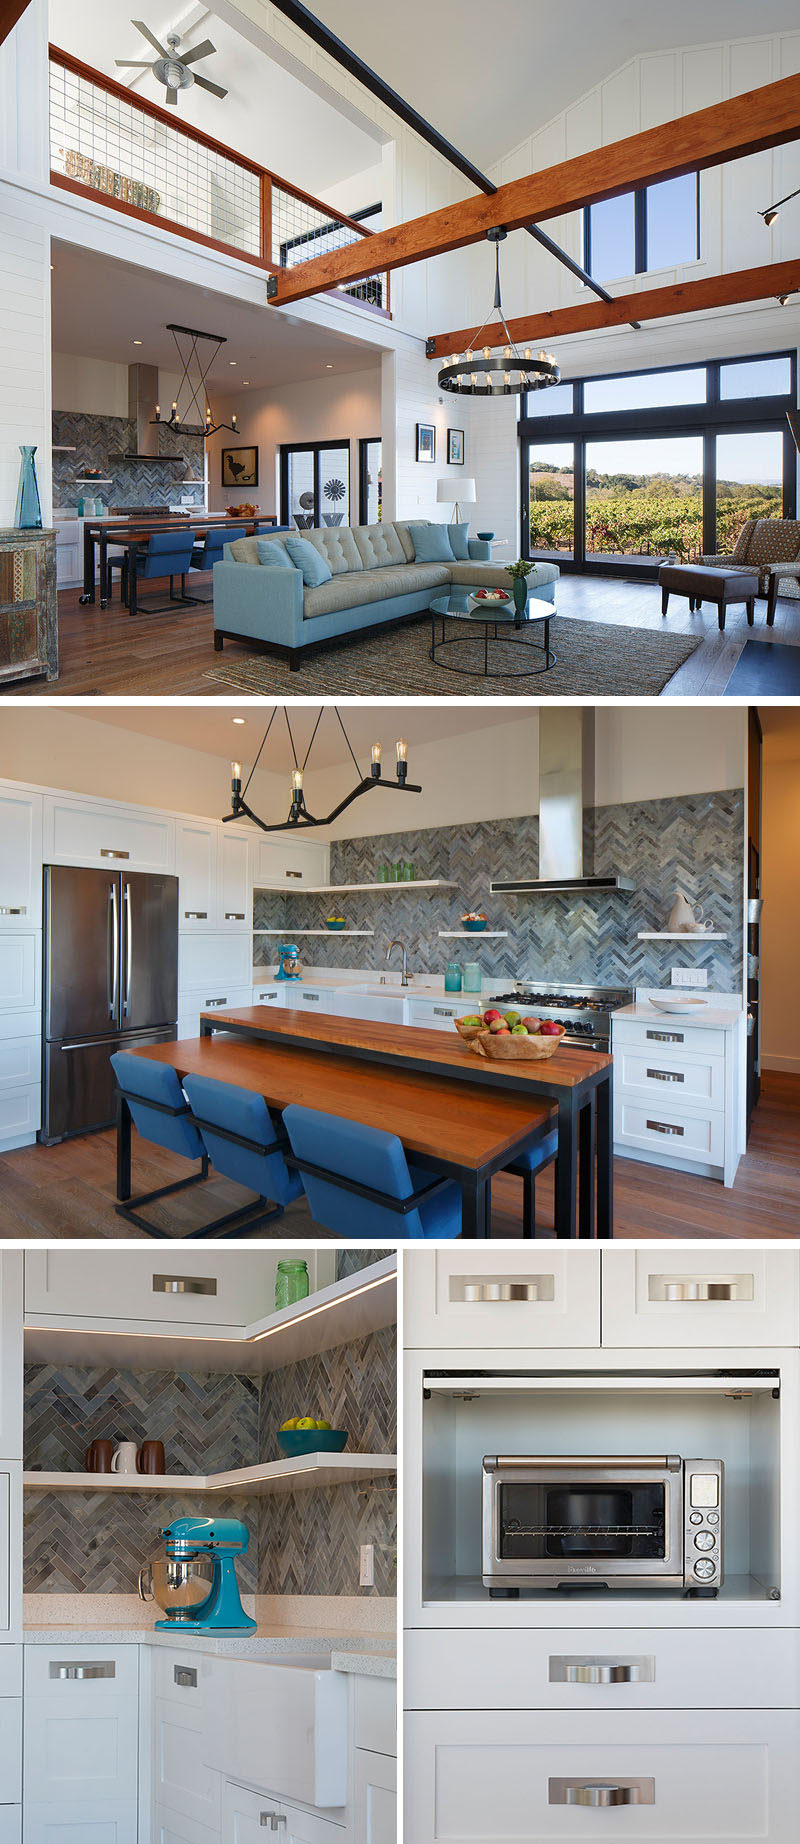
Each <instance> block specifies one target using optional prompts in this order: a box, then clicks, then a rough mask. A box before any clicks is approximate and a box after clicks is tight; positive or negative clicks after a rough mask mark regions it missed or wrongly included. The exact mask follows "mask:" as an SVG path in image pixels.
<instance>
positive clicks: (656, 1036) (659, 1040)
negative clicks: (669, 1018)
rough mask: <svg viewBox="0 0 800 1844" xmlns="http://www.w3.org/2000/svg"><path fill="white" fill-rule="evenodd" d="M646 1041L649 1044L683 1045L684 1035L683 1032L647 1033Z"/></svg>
mask: <svg viewBox="0 0 800 1844" xmlns="http://www.w3.org/2000/svg"><path fill="white" fill-rule="evenodd" d="M647 1041H648V1043H650V1044H685V1042H686V1035H685V1032H683V1031H648V1033H647Z"/></svg>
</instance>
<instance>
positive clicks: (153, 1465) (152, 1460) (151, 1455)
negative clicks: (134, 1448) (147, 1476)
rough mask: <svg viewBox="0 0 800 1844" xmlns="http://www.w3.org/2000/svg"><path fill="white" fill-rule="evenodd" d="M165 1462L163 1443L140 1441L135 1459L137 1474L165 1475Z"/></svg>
mask: <svg viewBox="0 0 800 1844" xmlns="http://www.w3.org/2000/svg"><path fill="white" fill-rule="evenodd" d="M166 1470H167V1462H166V1458H165V1455H164V1442H163V1441H142V1445H141V1447H140V1448H139V1452H138V1455H137V1459H136V1471H137V1473H165V1472H166Z"/></svg>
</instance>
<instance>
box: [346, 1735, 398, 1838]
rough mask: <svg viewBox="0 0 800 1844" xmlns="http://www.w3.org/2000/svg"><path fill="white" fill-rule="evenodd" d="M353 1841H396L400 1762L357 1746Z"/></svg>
mask: <svg viewBox="0 0 800 1844" xmlns="http://www.w3.org/2000/svg"><path fill="white" fill-rule="evenodd" d="M354 1805H355V1814H354V1817H355V1824H354V1844H397V1762H396V1761H391V1760H389V1759H387V1756H386V1755H385V1754H370V1753H368V1751H367V1749H366V1748H357V1749H356V1754H355V1792H354Z"/></svg>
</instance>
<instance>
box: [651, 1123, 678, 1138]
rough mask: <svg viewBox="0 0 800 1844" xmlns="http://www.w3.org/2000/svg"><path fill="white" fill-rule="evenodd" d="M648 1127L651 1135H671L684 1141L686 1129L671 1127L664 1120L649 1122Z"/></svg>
mask: <svg viewBox="0 0 800 1844" xmlns="http://www.w3.org/2000/svg"><path fill="white" fill-rule="evenodd" d="M646 1125H647V1128H648V1131H649V1132H650V1133H670V1134H672V1135H673V1136H674V1138H675V1139H677V1140H682V1139H683V1136H684V1133H685V1131H686V1129H685V1128H684V1127H670V1126H668V1125H667V1123H666V1121H663V1120H649V1121H647V1123H646Z"/></svg>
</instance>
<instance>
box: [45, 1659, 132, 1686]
mask: <svg viewBox="0 0 800 1844" xmlns="http://www.w3.org/2000/svg"><path fill="white" fill-rule="evenodd" d="M116 1675H117V1667H116V1664H115V1663H114V1660H113V1658H104V1659H101V1660H100V1661H99V1662H98V1663H97V1664H85V1665H83V1664H74V1665H70V1664H61V1663H59V1662H58V1661H57V1660H55V1659H54V1660H53V1661H52V1663H51V1665H50V1676H51V1678H60V1679H61V1681H62V1682H64V1683H69V1684H79V1683H81V1682H82V1681H83V1680H84V1678H113V1677H116Z"/></svg>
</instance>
